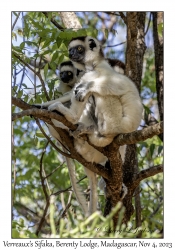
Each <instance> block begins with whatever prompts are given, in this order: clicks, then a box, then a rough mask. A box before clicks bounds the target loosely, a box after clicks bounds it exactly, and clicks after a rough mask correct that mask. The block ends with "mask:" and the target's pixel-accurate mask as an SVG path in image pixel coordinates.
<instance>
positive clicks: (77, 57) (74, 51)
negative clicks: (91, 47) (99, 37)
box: [69, 45, 85, 62]
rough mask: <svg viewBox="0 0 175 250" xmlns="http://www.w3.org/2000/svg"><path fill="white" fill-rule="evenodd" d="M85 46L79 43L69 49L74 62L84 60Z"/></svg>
mask: <svg viewBox="0 0 175 250" xmlns="http://www.w3.org/2000/svg"><path fill="white" fill-rule="evenodd" d="M84 55H85V48H84V47H83V46H82V45H77V46H75V47H73V48H70V49H69V58H70V59H71V60H72V61H74V62H83V59H84Z"/></svg>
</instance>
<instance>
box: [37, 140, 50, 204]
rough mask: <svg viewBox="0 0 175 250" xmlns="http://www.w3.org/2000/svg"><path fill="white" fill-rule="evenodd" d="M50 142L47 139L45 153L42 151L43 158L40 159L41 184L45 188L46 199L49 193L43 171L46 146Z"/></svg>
mask: <svg viewBox="0 0 175 250" xmlns="http://www.w3.org/2000/svg"><path fill="white" fill-rule="evenodd" d="M48 144H49V141H47V143H46V145H45V147H44V150H43V153H42V155H41V159H40V170H39V174H40V178H41V185H42V188H43V192H44V195H45V199H46V201H47V199H48V197H49V195H48V193H47V190H46V186H45V184H44V182H45V178H44V177H43V175H42V173H43V157H44V154H45V152H46V148H47V146H48Z"/></svg>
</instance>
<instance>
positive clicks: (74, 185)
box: [66, 157, 88, 216]
mask: <svg viewBox="0 0 175 250" xmlns="http://www.w3.org/2000/svg"><path fill="white" fill-rule="evenodd" d="M66 162H67V167H68V170H69V176H70V181H71V184H72V188H73V190H74V193H75V197H76V200H77V202H78V203H79V204H80V206H81V208H82V210H83V213H84V215H85V216H87V215H88V207H87V205H86V199H85V197H84V195H83V192H82V190H81V188H80V186H79V185H78V184H77V179H76V172H75V164H74V162H73V160H72V159H70V158H67V157H66Z"/></svg>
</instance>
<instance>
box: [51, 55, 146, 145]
mask: <svg viewBox="0 0 175 250" xmlns="http://www.w3.org/2000/svg"><path fill="white" fill-rule="evenodd" d="M80 84H81V86H82V85H83V87H82V88H79V85H80ZM78 88H79V90H80V91H82V93H83V98H84V101H83V102H79V101H77V100H76V96H75V92H73V95H72V98H71V103H72V104H71V107H70V109H67V108H66V107H64V106H63V105H62V104H61V103H60V102H56V103H54V104H53V105H51V106H49V110H54V109H56V110H58V111H59V112H61V113H63V114H64V115H65V117H66V119H67V120H69V121H70V122H72V123H74V124H76V123H78V121H79V119H80V117H81V115H82V113H83V110H84V109H85V105H86V102H87V100H88V98H89V96H90V95H92V94H93V96H94V97H95V104H96V110H95V113H96V115H97V118H98V124H97V127H98V129H97V131H96V133H92V134H91V135H90V136H89V139H90V141H91V142H92V143H93V144H94V145H96V146H100V147H104V146H106V145H108V144H109V143H110V142H111V141H112V140H113V138H114V137H115V136H116V135H118V134H121V133H129V132H132V131H134V130H136V129H137V128H138V126H139V124H140V121H141V118H142V111H143V107H142V103H141V100H140V97H139V93H138V91H137V88H136V86H135V84H134V83H133V82H132V81H131V80H130V79H129V78H128V77H126V76H124V75H122V74H119V73H116V72H115V71H114V70H113V69H112V68H111V67H110V66H109V65H108V63H107V62H105V61H104V60H103V61H101V62H100V63H99V64H98V65H97V66H96V67H95V69H94V70H93V71H90V72H87V73H85V74H84V76H83V77H82V78H81V81H80V83H79V84H78V85H76V86H75V87H74V89H78ZM102 123H103V126H101V124H102ZM98 132H99V133H100V134H101V135H103V136H104V137H99V138H98V136H97V133H98Z"/></svg>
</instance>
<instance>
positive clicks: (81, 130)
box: [71, 123, 95, 139]
mask: <svg viewBox="0 0 175 250" xmlns="http://www.w3.org/2000/svg"><path fill="white" fill-rule="evenodd" d="M94 129H95V126H94V125H90V126H85V125H84V124H83V123H79V125H78V127H77V129H76V130H75V131H74V132H72V133H71V135H72V136H73V137H74V138H75V139H76V138H78V137H80V136H81V135H83V134H92V133H94Z"/></svg>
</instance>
